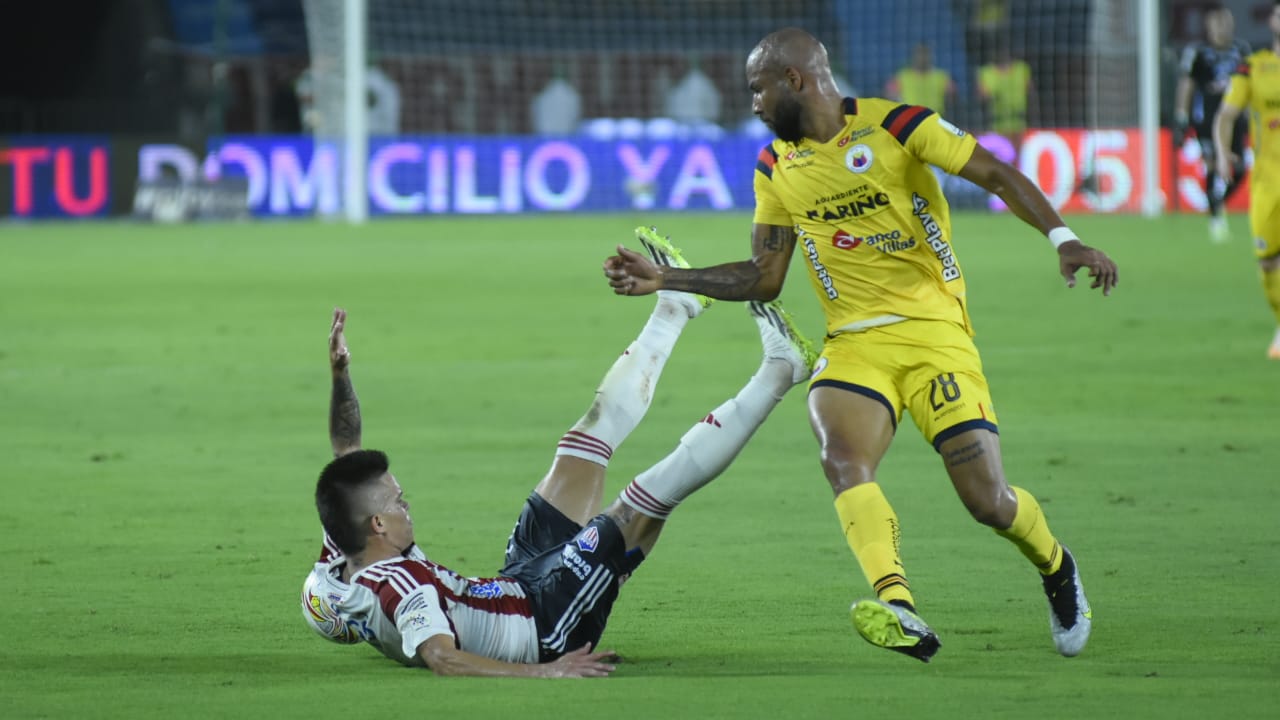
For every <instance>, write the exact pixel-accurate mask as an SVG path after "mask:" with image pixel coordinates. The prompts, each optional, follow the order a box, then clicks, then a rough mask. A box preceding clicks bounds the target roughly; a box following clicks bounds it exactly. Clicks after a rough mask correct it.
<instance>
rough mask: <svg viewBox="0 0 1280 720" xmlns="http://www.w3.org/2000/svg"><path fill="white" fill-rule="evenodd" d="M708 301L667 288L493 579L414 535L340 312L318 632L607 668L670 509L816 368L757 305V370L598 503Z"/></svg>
mask: <svg viewBox="0 0 1280 720" xmlns="http://www.w3.org/2000/svg"><path fill="white" fill-rule="evenodd" d="M644 240H645V242H646V244H647V246H649V247H650V248H651V251H652V252H653V253H654V257H655V258H659V261H660V262H681V261H679V260H678V254H676V253H675V251H674V249H673V248H670V246H669V245H665V241H664V240H662V239H661V238H658V237H657V236H656V235H652V236H649V237H645V238H644ZM704 307H705V303H704V302H703V299H701V298H695V297H694V296H692V295H688V294H685V293H663V294H662V295H661V296H659V298H658V303H657V306H656V307H655V308H654V311H653V314H652V315H651V316H650V318H649V321H648V323H647V324H646V325H645V327H644V329H643V330H642V331H641V333H640V336H639V337H638V338H637V339H636V340H635V342H633V343H632V344H631V345H630V346H629V347H628V348H627V350H626V352H624V353H623V355H622V357H620V358H619V359H618V360H617V361H616V362H615V363H614V365H613V367H612V368H610V370H609V372H608V373H607V374H606V375H605V377H604V380H603V381H601V384H600V386H599V388H598V389H597V390H596V395H595V399H594V400H593V402H592V404H591V407H590V408H589V409H588V411H587V413H586V414H585V415H583V417H582V418H581V419H580V420H579V421H578V422H577V423H576V424H575V425H574V426H573V427H572V428H571V429H570V430H569V431H568V432H567V433H565V434H564V436H563V437H562V438H561V439H560V442H559V446H558V448H557V450H556V456H555V460H554V461H553V463H552V465H551V469H550V471H548V473H547V475H546V477H545V478H544V479H543V480H542V481H541V482H540V483H539V484H538V485H537V487H536V488H535V489H534V491H533V493H532V494H531V495H530V496H529V498H528V499H527V500H526V502H525V505H524V508H523V510H522V512H521V514H520V516H519V519H518V520H517V522H516V526H515V529H514V530H512V533H511V538H510V540H509V541H508V544H507V549H506V556H505V560H504V564H503V567H502V569H501V570H500V574H499V575H498V576H496V577H490V578H470V577H463V576H460V575H458V574H457V573H454V572H452V571H450V570H449V569H447V568H445V567H443V566H441V565H438V564H436V563H433V562H431V561H429V560H427V558H426V556H425V555H424V554H423V552H422V551H421V550H420V549H419V548H418V546H417V545H416V544H415V539H414V528H413V520H412V519H411V518H410V517H409V503H408V502H406V501H405V499H404V492H403V491H402V490H401V488H400V485H399V483H398V481H397V480H396V478H395V477H394V476H393V475H392V474H391V473H390V472H389V470H388V463H387V458H386V456H385V455H384V454H382V453H380V452H377V451H373V450H362V449H361V419H360V409H359V404H358V402H357V400H356V395H355V390H354V388H353V387H352V384H351V378H350V375H349V373H348V364H349V359H350V354H349V353H348V351H347V346H346V338H345V334H344V330H345V322H346V314H345V313H344V312H343V311H342V310H336V311H335V312H334V318H333V326H332V329H331V332H330V339H329V356H330V368H331V370H332V374H333V395H332V398H331V404H330V424H329V427H330V441H331V443H332V446H333V451H334V455H335V456H336V459H335V460H334V461H333V462H332V463H330V464H329V465H328V466H327V467H326V468H325V469H324V472H323V473H322V474H321V476H320V480H319V482H318V483H317V485H316V507H317V510H318V512H319V515H320V519H321V522H322V524H323V525H324V528H325V541H324V547H323V550H322V552H321V554H320V558H319V560H318V561H317V562H316V563H315V566H314V568H313V570H312V572H311V574H310V575H309V576H308V577H307V580H306V583H305V585H304V587H303V592H302V612H303V617H304V618H305V619H306V620H307V622H308V624H309V625H310V626H311V627H312V629H313V630H315V631H316V632H317V633H319V634H320V635H322V636H324V637H326V638H328V639H330V640H334V641H336V642H340V643H345V644H351V643H357V642H360V641H366V642H368V643H370V644H371V645H373V646H374V647H375V648H377V649H378V650H379V651H380V652H382V653H383V654H384V655H386V656H387V657H390V658H391V659H393V660H396V661H398V662H401V663H403V664H405V665H410V666H426V667H428V668H430V669H431V670H432V671H434V672H436V673H438V674H441V675H484V676H518V677H599V676H604V675H607V674H608V673H609V672H611V671H612V670H613V666H612V665H611V664H609V661H610V658H611V655H612V653H608V652H593V651H592V648H594V647H596V645H597V643H598V642H599V640H600V636H601V634H602V633H603V632H604V628H605V623H606V621H607V619H608V617H609V613H610V611H611V609H612V607H613V603H614V600H615V599H616V598H617V595H618V589H619V587H621V585H622V583H623V581H624V580H626V579H627V578H628V577H629V576H630V574H631V573H632V572H633V571H634V570H635V569H636V568H637V567H638V566H639V565H640V563H641V562H642V561H643V560H644V559H645V558H646V557H647V556H648V555H649V554H650V553H651V552H652V551H653V547H654V544H655V543H656V542H657V540H658V535H659V533H660V532H661V531H662V527H663V525H664V524H665V522H666V519H667V517H668V516H669V515H670V513H671V511H672V510H674V509H675V507H676V506H677V505H678V504H679V503H680V502H681V501H682V500H683V499H684V498H685V497H687V496H688V495H690V494H691V493H693V492H694V491H696V490H698V489H699V488H701V487H702V486H703V485H705V484H706V483H708V482H710V481H711V480H712V479H713V478H715V477H716V476H717V475H719V474H720V473H721V472H723V471H724V470H725V468H727V467H728V466H729V463H730V462H731V461H732V460H733V458H734V457H735V456H736V455H737V454H738V452H739V451H741V450H742V448H743V447H744V446H745V445H746V443H747V441H748V440H749V439H750V438H751V436H752V434H753V433H754V432H755V430H756V428H758V427H759V426H760V424H761V423H762V422H764V419H765V418H766V417H767V416H768V415H769V412H770V411H771V410H773V408H774V406H775V405H777V403H778V401H779V400H781V398H782V397H783V395H784V394H785V393H786V392H787V391H788V390H789V389H791V387H792V386H794V385H795V384H796V383H798V382H801V381H803V380H804V379H805V378H807V377H808V376H809V372H810V369H811V367H812V362H813V355H812V351H810V350H809V349H808V346H807V343H806V342H805V341H804V340H803V339H802V338H799V336H798V335H795V334H793V331H792V329H791V326H790V322H789V320H788V319H787V318H786V317H785V315H784V314H783V313H782V311H781V309H780V308H779V307H777V306H776V304H774V305H764V304H760V303H755V304H752V305H751V306H750V310H751V313H752V315H753V317H754V318H755V320H756V323H757V325H758V326H759V329H760V335H761V340H762V342H763V344H764V360H763V361H762V363H761V365H760V368H759V370H757V372H756V373H755V375H754V376H752V378H751V379H750V381H749V382H748V383H747V385H746V386H745V387H744V388H743V389H742V390H741V391H740V392H739V393H738V394H737V396H735V397H734V398H732V399H730V400H728V401H727V402H725V403H724V404H722V405H720V406H719V407H717V408H715V409H714V410H712V411H711V412H710V413H708V414H707V415H706V416H705V418H704V419H703V420H702V421H700V422H699V423H698V424H697V425H695V426H694V427H693V428H692V429H691V430H689V432H688V433H686V434H685V435H684V437H682V438H681V439H680V444H679V445H678V446H677V447H676V449H675V450H674V451H672V453H671V454H669V455H668V456H667V457H665V458H663V459H662V460H661V461H660V462H658V464H657V465H655V466H653V467H652V468H650V469H649V470H647V471H645V472H643V473H641V474H640V475H639V476H638V477H636V478H635V479H634V480H632V481H631V482H630V483H629V484H628V485H627V486H626V487H625V488H624V489H623V490H622V492H621V494H620V495H619V496H618V499H617V500H616V501H614V502H613V503H612V504H611V505H610V506H609V507H608V508H607V509H605V510H604V511H603V512H601V507H600V506H601V497H602V495H603V492H604V476H605V468H606V467H607V465H608V464H609V459H610V457H611V456H612V455H613V453H614V451H615V450H616V449H617V448H618V446H619V445H620V444H621V443H622V441H623V440H624V439H626V437H627V435H628V434H630V433H631V431H632V430H634V429H635V427H636V426H637V424H639V422H640V420H641V419H642V418H643V417H644V415H645V412H646V410H647V409H648V407H649V404H650V402H651V400H652V398H653V391H654V388H655V386H656V385H657V382H658V379H659V377H660V375H661V373H662V369H663V367H664V366H665V364H666V361H667V358H668V357H669V356H670V354H671V351H672V349H673V348H674V346H675V343H676V340H677V339H678V338H679V336H680V333H681V331H682V330H683V329H684V326H685V324H686V323H688V321H689V320H690V319H691V318H693V317H696V316H697V315H698V314H699V313H701V311H702V309H703V308H704Z"/></svg>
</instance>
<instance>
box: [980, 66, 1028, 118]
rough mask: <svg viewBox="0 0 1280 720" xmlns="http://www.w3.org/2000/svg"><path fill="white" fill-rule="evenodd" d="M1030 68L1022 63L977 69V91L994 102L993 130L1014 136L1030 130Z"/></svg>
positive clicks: (992, 113) (992, 104) (992, 112)
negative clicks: (1028, 102) (1028, 106)
mask: <svg viewBox="0 0 1280 720" xmlns="http://www.w3.org/2000/svg"><path fill="white" fill-rule="evenodd" d="M1030 87H1031V66H1030V65H1028V64H1026V63H1025V62H1023V61H1021V60H1014V61H1012V62H1010V63H1008V64H1007V65H999V64H991V65H983V66H982V67H980V68H978V89H979V91H981V93H982V96H983V97H984V98H986V99H988V100H989V101H990V102H991V129H992V130H994V131H996V132H998V133H1006V134H1015V133H1020V132H1022V131H1023V130H1026V129H1027V93H1028V91H1029V89H1030Z"/></svg>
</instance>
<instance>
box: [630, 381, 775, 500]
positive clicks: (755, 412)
mask: <svg viewBox="0 0 1280 720" xmlns="http://www.w3.org/2000/svg"><path fill="white" fill-rule="evenodd" d="M793 384H794V380H793V379H792V369H791V365H790V364H788V363H786V362H783V361H777V360H765V362H764V363H763V364H762V365H761V366H760V369H759V370H758V371H757V372H756V374H755V375H754V376H752V378H751V380H750V381H749V382H747V384H746V386H745V387H743V388H742V390H741V391H740V392H739V393H738V394H737V396H735V397H734V398H733V399H731V400H728V401H727V402H725V403H724V404H722V405H720V407H717V408H716V409H714V410H712V411H711V412H709V413H707V416H706V417H705V418H703V419H702V421H700V422H699V423H698V424H697V425H695V426H693V428H691V429H690V430H689V432H687V433H685V435H684V437H682V438H680V444H679V445H677V446H676V449H675V450H673V451H672V452H671V454H670V455H667V456H666V457H665V458H663V459H662V460H661V461H659V462H658V464H657V465H654V466H653V467H651V468H649V469H648V470H646V471H644V472H642V473H640V475H639V476H638V477H636V479H635V480H632V481H631V483H630V484H628V485H627V486H626V487H625V488H623V490H622V495H621V500H622V502H624V503H626V504H627V505H629V506H631V507H632V508H634V509H635V510H636V511H638V512H640V513H643V514H644V515H647V516H649V517H651V518H655V519H658V520H665V519H667V517H668V516H669V515H670V514H671V511H672V510H674V509H675V507H676V505H679V504H680V502H681V501H682V500H684V499H685V498H686V497H688V496H690V495H692V494H693V493H694V492H695V491H697V490H698V489H699V488H701V487H702V486H704V485H706V484H707V483H709V482H711V481H712V480H713V479H715V477H716V476H717V475H719V474H720V473H722V472H724V470H725V468H727V467H729V464H730V463H731V462H733V459H734V458H735V457H737V456H738V453H739V452H741V451H742V448H743V447H745V446H746V444H747V441H748V440H750V439H751V436H752V435H753V434H754V433H755V431H756V428H758V427H760V424H761V423H763V422H764V420H765V418H766V417H768V416H769V412H770V411H772V410H773V408H774V407H775V406H776V405H777V404H778V401H779V400H781V399H782V396H783V395H785V394H786V392H787V390H789V389H790V388H791V386H792V385H793Z"/></svg>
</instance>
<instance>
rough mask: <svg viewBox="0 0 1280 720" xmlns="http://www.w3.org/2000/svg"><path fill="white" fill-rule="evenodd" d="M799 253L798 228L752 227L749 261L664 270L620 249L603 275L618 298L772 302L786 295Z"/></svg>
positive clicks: (605, 267)
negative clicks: (661, 294)
mask: <svg viewBox="0 0 1280 720" xmlns="http://www.w3.org/2000/svg"><path fill="white" fill-rule="evenodd" d="M795 248H796V232H795V228H792V227H783V226H781V225H753V226H752V228H751V259H750V260H743V261H741V262H733V263H725V264H723V265H713V266H711V267H705V268H687V269H685V268H673V267H659V266H657V265H654V264H653V263H652V262H650V260H649V258H647V257H645V256H644V255H641V254H639V253H636V252H632V251H631V250H628V249H627V248H625V247H622V246H621V245H619V246H618V254H617V255H614V256H612V257H610V258H608V259H607V260H605V262H604V273H605V275H606V276H607V277H608V278H609V285H610V286H611V287H612V288H613V291H614V292H615V293H617V294H618V295H648V294H649V293H651V292H656V291H658V290H682V291H684V292H692V293H697V294H699V295H706V296H707V297H713V298H717V299H719V300H764V301H769V300H773V299H774V298H776V297H778V293H779V292H781V291H782V282H783V280H784V279H785V278H786V276H787V265H788V264H789V263H790V262H791V254H792V252H794V251H795Z"/></svg>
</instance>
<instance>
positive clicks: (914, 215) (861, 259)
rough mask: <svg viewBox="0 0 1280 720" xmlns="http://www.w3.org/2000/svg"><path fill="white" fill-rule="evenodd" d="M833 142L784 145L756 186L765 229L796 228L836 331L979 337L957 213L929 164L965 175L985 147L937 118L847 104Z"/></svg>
mask: <svg viewBox="0 0 1280 720" xmlns="http://www.w3.org/2000/svg"><path fill="white" fill-rule="evenodd" d="M844 112H845V126H844V129H842V130H841V131H840V132H839V133H837V134H836V136H835V137H833V138H831V140H829V141H828V142H825V143H819V142H816V141H814V140H811V139H808V138H806V139H803V140H801V141H800V142H799V143H795V144H792V143H788V142H783V141H782V140H776V139H775V140H774V141H773V142H772V143H770V144H769V145H767V146H766V147H765V148H764V149H763V150H762V151H761V152H760V155H759V158H758V162H757V163H756V173H755V179H754V185H755V196H756V209H755V217H754V222H756V223H758V224H763V225H782V226H794V227H795V229H796V233H797V242H798V244H799V247H800V252H801V253H802V255H803V256H804V264H805V266H806V267H807V268H808V272H809V279H810V281H811V282H812V283H813V287H814V289H815V290H816V291H817V293H818V298H819V299H820V300H821V301H822V304H823V309H824V310H825V312H826V318H827V333H828V334H831V335H834V334H836V333H839V332H855V331H858V330H864V329H867V328H870V327H876V326H879V325H886V324H889V323H893V322H899V321H901V320H906V319H925V320H947V321H951V322H954V323H957V324H959V325H961V326H962V327H964V328H965V330H967V331H970V334H972V331H971V330H970V328H969V316H968V313H967V312H966V310H965V305H964V298H965V286H964V275H963V274H962V273H961V271H960V264H959V262H958V261H957V260H956V256H955V253H954V252H953V251H952V248H951V210H950V208H949V206H948V205H947V200H946V198H945V197H944V196H943V195H942V190H941V188H939V187H938V180H937V178H936V177H934V174H933V171H932V170H931V169H930V168H929V165H936V166H938V167H940V168H942V169H943V170H945V171H947V172H949V173H952V174H955V173H958V172H959V171H960V170H961V168H963V167H964V166H965V163H967V162H969V158H970V157H971V156H972V155H973V149H974V147H975V145H976V144H977V142H976V141H975V140H974V138H973V136H972V135H970V134H968V133H966V132H964V131H962V130H960V129H959V128H957V127H956V126H954V125H952V124H951V123H949V122H947V121H945V120H943V119H942V118H941V116H939V115H938V114H937V113H935V112H933V111H932V110H930V109H928V108H925V107H921V106H918V105H906V104H902V103H897V102H893V101H890V100H882V99H879V98H858V99H857V100H855V99H853V98H845V100H844Z"/></svg>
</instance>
